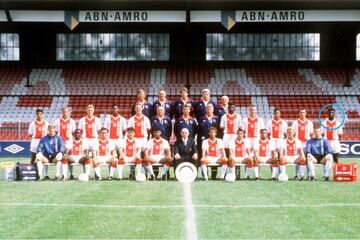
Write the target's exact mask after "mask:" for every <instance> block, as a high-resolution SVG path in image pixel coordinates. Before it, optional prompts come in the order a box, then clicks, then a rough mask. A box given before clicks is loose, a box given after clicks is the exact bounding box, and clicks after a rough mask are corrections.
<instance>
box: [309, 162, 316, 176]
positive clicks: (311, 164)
mask: <svg viewBox="0 0 360 240" xmlns="http://www.w3.org/2000/svg"><path fill="white" fill-rule="evenodd" d="M308 168H309V176H310V177H315V165H314V162H313V161H312V159H309V161H308Z"/></svg>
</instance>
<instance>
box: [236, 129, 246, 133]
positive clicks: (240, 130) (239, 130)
mask: <svg viewBox="0 0 360 240" xmlns="http://www.w3.org/2000/svg"><path fill="white" fill-rule="evenodd" d="M239 132H242V133H244V130H242V128H239V129H238V130H237V131H236V133H239Z"/></svg>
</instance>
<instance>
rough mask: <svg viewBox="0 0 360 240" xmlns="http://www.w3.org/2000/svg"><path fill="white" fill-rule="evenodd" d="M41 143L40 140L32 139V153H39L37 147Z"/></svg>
mask: <svg viewBox="0 0 360 240" xmlns="http://www.w3.org/2000/svg"><path fill="white" fill-rule="evenodd" d="M39 143H40V139H39V138H32V139H31V143H30V152H33V153H37V147H38V145H39Z"/></svg>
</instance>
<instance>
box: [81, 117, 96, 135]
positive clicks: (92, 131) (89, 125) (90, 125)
mask: <svg viewBox="0 0 360 240" xmlns="http://www.w3.org/2000/svg"><path fill="white" fill-rule="evenodd" d="M79 129H80V130H81V131H82V137H83V138H97V137H99V134H98V132H99V131H100V129H101V122H100V119H99V118H98V117H95V116H94V117H93V118H92V119H89V118H88V117H87V116H85V117H83V118H81V119H80V121H79Z"/></svg>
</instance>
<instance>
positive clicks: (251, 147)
mask: <svg viewBox="0 0 360 240" xmlns="http://www.w3.org/2000/svg"><path fill="white" fill-rule="evenodd" d="M247 140H248V141H249V147H250V150H251V151H252V152H253V151H254V147H255V143H256V141H259V138H247Z"/></svg>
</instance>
